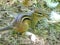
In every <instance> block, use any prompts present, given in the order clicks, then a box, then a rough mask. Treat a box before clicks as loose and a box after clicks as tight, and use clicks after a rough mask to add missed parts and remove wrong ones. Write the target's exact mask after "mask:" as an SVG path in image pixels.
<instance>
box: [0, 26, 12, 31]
mask: <svg viewBox="0 0 60 45" xmlns="http://www.w3.org/2000/svg"><path fill="white" fill-rule="evenodd" d="M9 29H12V27H11V26H6V27H3V28H0V31H5V30H9Z"/></svg>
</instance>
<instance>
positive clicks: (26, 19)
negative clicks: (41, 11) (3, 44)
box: [0, 11, 33, 33]
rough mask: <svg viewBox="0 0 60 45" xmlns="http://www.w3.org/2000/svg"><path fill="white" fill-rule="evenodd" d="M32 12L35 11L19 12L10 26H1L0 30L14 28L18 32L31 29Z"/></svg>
mask: <svg viewBox="0 0 60 45" xmlns="http://www.w3.org/2000/svg"><path fill="white" fill-rule="evenodd" d="M32 13H33V11H32V12H29V13H27V14H18V15H17V16H16V18H15V19H14V20H13V21H12V23H11V24H10V25H9V26H6V27H4V28H0V31H5V30H8V29H14V30H16V31H17V32H20V33H24V32H25V31H26V30H28V29H29V24H30V22H31V18H30V17H31V14H32Z"/></svg>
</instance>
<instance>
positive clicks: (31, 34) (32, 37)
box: [26, 32, 37, 42]
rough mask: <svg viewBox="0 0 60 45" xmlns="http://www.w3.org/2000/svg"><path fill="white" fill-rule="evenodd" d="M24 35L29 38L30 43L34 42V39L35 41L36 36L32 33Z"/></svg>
mask: <svg viewBox="0 0 60 45" xmlns="http://www.w3.org/2000/svg"><path fill="white" fill-rule="evenodd" d="M26 35H27V36H31V38H30V39H31V41H32V42H36V39H37V37H36V35H34V34H33V33H31V32H26Z"/></svg>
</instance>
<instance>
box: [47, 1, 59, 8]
mask: <svg viewBox="0 0 60 45" xmlns="http://www.w3.org/2000/svg"><path fill="white" fill-rule="evenodd" d="M58 4H59V3H58V2H54V3H53V2H50V3H47V6H48V7H49V8H55V7H57V5H58Z"/></svg>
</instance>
